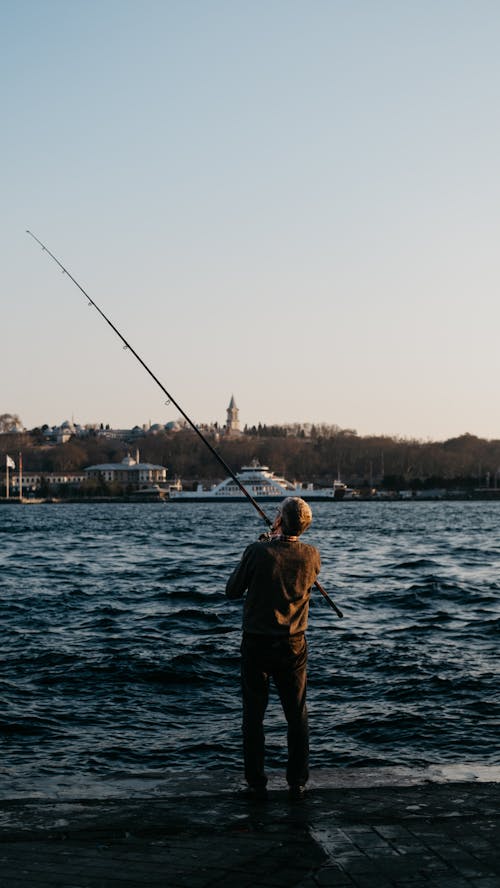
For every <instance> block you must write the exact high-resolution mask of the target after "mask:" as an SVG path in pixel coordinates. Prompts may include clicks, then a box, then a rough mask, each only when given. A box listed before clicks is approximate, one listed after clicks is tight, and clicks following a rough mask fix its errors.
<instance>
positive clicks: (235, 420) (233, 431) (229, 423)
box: [224, 395, 241, 435]
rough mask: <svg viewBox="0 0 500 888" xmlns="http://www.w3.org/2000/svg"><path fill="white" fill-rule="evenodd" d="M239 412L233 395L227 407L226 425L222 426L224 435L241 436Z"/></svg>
mask: <svg viewBox="0 0 500 888" xmlns="http://www.w3.org/2000/svg"><path fill="white" fill-rule="evenodd" d="M239 412H240V411H239V410H238V408H237V406H236V401H235V400H234V395H231V400H230V402H229V407H228V408H227V420H226V425H225V426H224V434H225V435H241V429H240V420H239Z"/></svg>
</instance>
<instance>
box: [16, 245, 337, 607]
mask: <svg viewBox="0 0 500 888" xmlns="http://www.w3.org/2000/svg"><path fill="white" fill-rule="evenodd" d="M26 234H29V236H30V237H32V238H33V240H35V241H36V242H37V244H39V245H40V246H41V248H42V250H43V251H44V252H45V253H48V255H49V256H50V258H51V259H53V260H54V262H55V263H56V265H58V266H59V268H60V269H61V271H62V272H63V274H66V275H67V276H68V277H69V279H70V280H71V281H73V283H74V285H75V286H76V287H78V289H79V290H80V292H81V293H83V295H84V296H85V298H86V299H87V302H88V305H89V306H91V307H92V308H95V309H96V311H97V312H98V313H99V314H100V315H101V317H102V318H103V319H104V320H105V321H106V323H107V324H108V325H109V326H110V327H111V329H112V330H113V332H114V333H116V335H117V336H118V338H119V339H121V341H122V342H123V347H124V349H125V350H127V351H129V352H131V354H133V356H134V358H136V359H137V360H138V361H139V363H140V364H141V366H142V367H144V369H145V371H146V373H148V374H149V375H150V377H151V379H153V380H154V382H156V385H157V386H158V387H159V388H160V389H161V390H162V392H163V393H164V394H165V395H166V396H167V401H166V402H165V405H166V406H168V405H169V404H173V405H174V407H175V408H176V409H177V410H178V411H179V413H180V414H181V416H182V417H183V418H184V419H185V420H186V422H187V423H188V425H189V426H191V428H192V429H193V431H194V432H196V434H197V435H198V437H199V438H200V439H201V440H202V441H203V443H204V444H205V445H206V446H207V447H208V449H209V450H210V452H211V453H212V455H213V456H214V457H215V459H216V460H217V461H218V462H219V463H220V465H221V466H222V467H223V469H224V471H226V472H227V474H228V475H230V477H231V478H232V479H233V481H234V482H235V484H237V486H238V487H239V489H240V490H241V492H242V493H243V494H244V495H245V496H246V498H247V499H248V500H249V502H251V504H252V506H253V507H254V509H256V510H257V512H258V513H259V515H260V517H261V518H262V520H263V521H264V522H265V523H266V524H267V526H268V527H271V528H272V526H273V522H272V521H271V519H270V518H269V517H268V516H267V515H266V513H265V512H264V510H263V509H261V507H260V506H259V504H258V502H257V501H256V500H255V499H254V498H253V496H252V495H251V493H250V492H249V491H248V490H247V488H246V487H245V486H244V485H243V484H242V483H241V481H240V480H239V478H238V477H237V476H236V475H235V473H234V472H233V470H232V469H231V468H230V467H229V466H228V464H227V463H226V461H225V459H224V458H223V457H222V456H221V455H220V453H219V452H218V451H217V450H216V449H215V447H213V446H212V444H211V443H210V441H209V440H208V438H207V437H206V436H205V435H204V434H203V432H202V431H201V429H199V428H198V426H197V425H196V424H195V423H194V422H193V420H192V419H191V418H190V417H189V416H188V415H187V413H186V412H185V411H184V410H183V409H182V407H181V406H180V404H179V403H178V402H177V401H176V400H175V398H174V397H173V396H172V395H171V394H170V392H168V391H167V389H166V388H165V386H164V385H163V383H162V382H160V380H159V379H158V377H157V376H156V375H155V374H154V373H153V371H152V370H151V368H150V367H148V365H147V364H146V362H145V361H144V360H143V359H142V358H141V356H140V355H139V354H138V353H137V352H136V350H135V349H134V348H133V347H132V346H131V345H130V342H128V341H127V340H126V339H125V337H124V336H123V334H122V333H120V331H119V330H118V328H117V327H115V325H114V324H113V322H112V321H111V320H110V319H109V318H108V317H107V315H105V314H104V312H103V311H102V309H100V308H99V306H98V305H97V303H96V302H94V300H93V299H92V298H91V297H90V296H89V294H88V293H87V291H86V290H84V289H83V287H82V285H81V284H79V283H78V281H77V280H76V278H74V277H73V275H72V274H71V273H70V272H69V271H68V269H67V268H65V266H64V265H63V264H62V262H60V261H59V259H58V258H57V256H54V254H53V253H51V251H50V250H49V249H48V247H46V246H45V244H44V243H42V241H41V240H39V238H37V237H36V235H34V234H33V232H32V231H29V229H26ZM314 585H315V586H316V588H317V589H318V590H319V591H320V592H321V594H322V595H323V597H324V598H325V601H327V602H328V604H329V605H330V607H331V608H332V609H333V610H334V611H335V613H336V614H337V616H338V617H343V616H344V615H343V613H342V611H341V610H340V609H339V608H338V607H337V605H336V604H335V602H334V601H332V599H331V598H330V596H329V595H328V593H327V591H326V590H325V589H324V588H323V586H322V585H321V583H319V582H318V580H316V581H315V583H314Z"/></svg>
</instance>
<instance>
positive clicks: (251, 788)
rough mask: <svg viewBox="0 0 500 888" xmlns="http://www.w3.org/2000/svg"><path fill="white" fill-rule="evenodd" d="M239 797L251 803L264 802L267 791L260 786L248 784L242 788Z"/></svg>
mask: <svg viewBox="0 0 500 888" xmlns="http://www.w3.org/2000/svg"><path fill="white" fill-rule="evenodd" d="M240 795H241V796H243V797H244V798H246V799H248V800H249V801H252V802H265V801H266V800H267V789H266V787H265V786H262V785H257V786H256V785H254V784H252V783H249V784H248V786H245V787H243V789H242V790H241V791H240Z"/></svg>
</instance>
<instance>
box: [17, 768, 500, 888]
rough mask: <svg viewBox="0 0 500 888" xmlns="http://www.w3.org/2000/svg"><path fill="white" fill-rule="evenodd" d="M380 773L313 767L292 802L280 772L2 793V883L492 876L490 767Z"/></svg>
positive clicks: (223, 887) (459, 885) (390, 884)
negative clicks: (146, 788) (448, 772)
mask: <svg viewBox="0 0 500 888" xmlns="http://www.w3.org/2000/svg"><path fill="white" fill-rule="evenodd" d="M374 774H375V777H373V775H374ZM378 774H379V776H378V778H377V772H374V771H371V772H363V771H357V772H356V771H350V772H347V771H344V772H340V771H339V772H338V775H339V776H338V778H336V777H335V776H332V775H335V772H329V773H328V774H321V773H318V774H315V775H313V778H312V781H311V789H310V790H309V792H308V794H307V797H306V799H305V800H304V801H301V802H290V800H289V799H288V794H287V792H286V790H285V788H284V787H283V785H282V781H281V779H278V778H275V779H273V780H272V781H271V790H270V793H269V798H268V800H267V801H266V802H249V801H248V800H246V799H245V798H242V797H241V796H240V795H239V793H238V784H237V782H234V781H232V780H229V779H228V780H227V781H226V782H225V783H224V784H221V781H220V780H217V779H212V780H207V781H201V780H198V781H195V780H193V779H189V778H186V779H185V780H183V781H178V782H176V784H175V785H174V784H171V783H170V781H166V782H165V784H164V785H159V786H158V787H156V788H155V792H154V793H153V794H152V796H151V797H149V798H145V797H141V796H140V793H139V794H137V792H136V793H135V794H134V793H133V794H131V795H129V796H128V797H125V796H121V797H108V798H101V799H95V798H94V799H92V798H84V799H82V798H80V799H76V798H70V797H69V796H68V797H61V796H60V795H59V797H58V798H55V799H50V798H47V797H45V798H28V797H25V798H18V799H3V800H2V801H0V885H1V886H2V888H21V886H22V888H25V886H26V888H27V886H39V888H42V886H43V888H49V886H50V888H54V886H64V888H113V886H123V888H126V886H129V888H132V886H146V885H148V886H164V888H208V886H212V888H232V886H234V888H238V886H241V888H245V886H248V888H280V886H300V888H316V886H338V888H345V886H354V888H397V886H408V888H410V886H411V888H420V886H422V888H423V886H433V888H466V886H475V888H499V886H500V783H498V782H494V780H495V779H496V778H497V776H498V775H496V774H493V775H492V779H491V778H490V775H489V774H488V772H487V770H486V773H483V774H482V776H480V779H477V778H476V777H475V775H474V774H472V773H468V771H467V769H464V772H463V773H462V774H460V769H458V772H457V779H454V780H452V781H451V782H448V781H445V782H434V781H435V778H436V773H434V774H433V773H426V772H403V771H401V772H399V773H398V772H395V773H389V772H388V771H387V769H380V771H379V772H378ZM438 780H439V775H438Z"/></svg>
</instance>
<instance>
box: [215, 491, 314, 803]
mask: <svg viewBox="0 0 500 888" xmlns="http://www.w3.org/2000/svg"><path fill="white" fill-rule="evenodd" d="M311 521H312V512H311V509H310V507H309V506H308V504H307V503H306V502H305V501H304V500H303V499H300V498H299V497H294V496H292V497H287V498H286V499H285V500H283V502H282V504H281V506H280V507H279V509H278V514H277V517H276V520H275V521H274V524H273V527H272V529H271V532H270V533H269V534H264V535H263V537H261V538H260V541H259V542H256V543H252V544H251V545H250V546H248V547H247V549H246V550H245V552H244V553H243V557H242V559H241V561H240V563H239V565H238V567H237V568H236V569H235V570H234V571H233V573H232V574H231V576H230V577H229V580H228V582H227V586H226V595H227V597H228V598H231V599H234V598H242V597H243V595H244V594H245V592H246V598H245V604H244V614H243V640H242V644H241V684H242V693H243V754H244V762H245V778H246V781H247V784H248V792H249V794H250V795H253V796H255V797H256V798H263V797H265V795H266V783H267V777H266V775H265V770H264V727H263V721H264V713H265V711H266V707H267V701H268V693H269V679H270V677H271V676H272V678H273V679H274V682H275V685H276V688H277V690H278V694H279V696H280V700H281V705H282V707H283V711H284V713H285V717H286V720H287V722H288V764H287V772H286V776H287V781H288V785H289V787H290V792H291V794H292V796H294V797H300V796H302V794H303V793H304V790H305V785H306V782H307V779H308V776H309V767H308V760H309V730H308V723H307V707H306V682H307V674H306V673H307V642H306V638H305V634H304V633H305V630H306V628H307V617H308V611H309V597H310V591H311V586H313V585H314V582H315V580H316V577H317V575H318V573H319V569H320V566H321V562H320V555H319V552H318V550H317V549H316V548H314V546H309V545H307V544H305V543H302V542H301V541H300V540H299V537H300V535H301V533H303V532H304V530H306V529H307V528H308V527H309V525H310V523H311Z"/></svg>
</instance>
